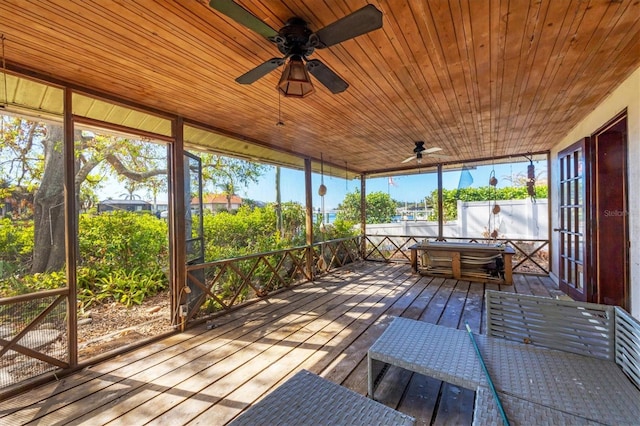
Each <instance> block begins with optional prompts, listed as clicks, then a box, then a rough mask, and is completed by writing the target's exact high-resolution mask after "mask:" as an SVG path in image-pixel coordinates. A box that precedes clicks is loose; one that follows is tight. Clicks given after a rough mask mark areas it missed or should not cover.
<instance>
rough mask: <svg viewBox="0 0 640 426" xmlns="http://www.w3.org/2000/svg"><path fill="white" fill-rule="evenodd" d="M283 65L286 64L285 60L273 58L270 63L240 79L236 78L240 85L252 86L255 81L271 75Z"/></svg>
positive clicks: (248, 72) (258, 67)
mask: <svg viewBox="0 0 640 426" xmlns="http://www.w3.org/2000/svg"><path fill="white" fill-rule="evenodd" d="M282 64H284V59H283V58H271V59H269V60H268V61H266V62H263V63H262V64H260V65H258V66H257V67H255V68H254V69H252V70H249V71H247V72H246V73H244V74H242V75H241V76H240V77H238V78H236V81H237V82H238V83H240V84H251V83H253V82H254V81H256V80H258V79H260V78H262V77H264V76H265V75H267V74H269V73H270V72H271V71H273V70H275V69H276V68H278V67H279V66H281V65H282Z"/></svg>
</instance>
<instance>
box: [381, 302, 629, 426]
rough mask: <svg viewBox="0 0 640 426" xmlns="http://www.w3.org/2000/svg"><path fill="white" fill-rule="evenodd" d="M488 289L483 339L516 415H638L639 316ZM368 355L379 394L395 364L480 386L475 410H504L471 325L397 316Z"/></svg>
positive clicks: (576, 419)
mask: <svg viewBox="0 0 640 426" xmlns="http://www.w3.org/2000/svg"><path fill="white" fill-rule="evenodd" d="M486 293H487V294H486V302H487V335H477V336H476V341H477V343H478V346H479V348H480V351H481V353H482V356H483V358H484V359H485V363H486V364H487V368H488V370H489V373H490V375H491V377H492V378H493V381H494V384H495V387H496V389H497V391H498V393H499V395H501V396H502V398H503V399H504V401H503V405H504V406H505V411H506V412H507V416H508V417H509V416H512V417H513V418H514V420H515V421H514V422H513V423H518V420H521V421H522V422H523V423H530V422H531V421H532V420H533V419H537V418H545V416H547V418H549V419H553V418H563V417H566V418H569V419H572V421H571V422H568V423H585V422H597V423H604V424H629V423H637V422H638V419H640V374H639V372H640V323H638V321H637V320H635V319H633V318H632V317H631V316H630V315H629V314H627V313H626V312H625V311H624V310H622V309H620V308H617V307H613V306H605V305H596V304H590V303H580V302H573V301H564V300H556V299H550V298H543V297H536V296H526V295H518V294H513V293H503V292H495V291H487V292H486ZM368 364H369V383H368V393H369V397H371V398H373V397H374V392H375V389H376V387H377V385H378V384H379V383H380V381H381V380H382V378H383V376H384V373H385V371H386V369H387V368H388V367H389V366H391V365H394V366H398V367H401V368H404V369H407V370H410V371H414V372H417V373H420V374H424V375H426V376H429V377H434V378H437V379H439V380H443V381H446V382H449V383H452V384H455V385H458V386H462V387H465V388H468V389H472V390H476V404H475V412H474V417H475V418H476V419H489V418H499V416H498V411H497V408H496V405H495V403H494V402H493V400H491V399H489V398H487V397H486V391H485V390H484V387H485V386H486V385H487V382H486V378H485V376H484V373H483V371H482V369H481V366H480V363H479V360H478V359H477V355H476V353H475V349H474V348H473V345H472V343H471V341H470V339H469V335H468V334H467V332H466V331H463V330H458V329H453V328H448V327H443V326H437V325H433V324H429V323H425V322H420V321H415V320H411V319H407V318H395V319H394V320H393V322H392V323H391V324H390V325H389V327H388V328H387V329H386V330H385V332H384V333H383V334H382V335H381V336H380V338H378V340H377V341H376V342H375V343H374V344H373V345H372V346H371V348H370V349H369V351H368ZM525 409H526V410H525ZM523 410H525V411H523ZM548 416H551V417H548ZM527 419H529V420H527ZM541 421H542V420H541ZM549 423H551V420H549ZM565 423H566V422H565ZM477 424H483V423H482V421H481V420H477Z"/></svg>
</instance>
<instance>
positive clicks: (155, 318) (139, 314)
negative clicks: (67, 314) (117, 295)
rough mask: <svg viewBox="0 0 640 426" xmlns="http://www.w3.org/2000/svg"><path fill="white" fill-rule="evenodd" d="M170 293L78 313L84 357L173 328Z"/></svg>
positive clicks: (80, 346)
mask: <svg viewBox="0 0 640 426" xmlns="http://www.w3.org/2000/svg"><path fill="white" fill-rule="evenodd" d="M169 316H170V307H169V292H163V293H160V294H157V295H156V296H154V297H151V298H148V299H145V301H144V302H143V303H142V304H141V305H133V306H131V307H129V308H127V307H126V306H124V305H121V304H118V303H115V302H114V303H105V304H102V305H93V306H91V308H90V309H89V310H88V311H86V312H85V313H84V315H83V314H79V315H78V351H79V356H80V359H81V360H82V359H87V358H91V357H93V356H96V355H100V354H101V353H104V352H107V351H110V350H113V349H117V348H120V347H122V346H125V345H128V344H130V343H133V342H137V341H140V339H144V338H147V337H152V336H156V335H158V334H162V333H166V332H168V331H171V330H172V329H173V328H172V327H171V326H170V323H171V321H170V318H169Z"/></svg>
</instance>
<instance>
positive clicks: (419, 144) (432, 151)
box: [402, 141, 449, 163]
mask: <svg viewBox="0 0 640 426" xmlns="http://www.w3.org/2000/svg"><path fill="white" fill-rule="evenodd" d="M414 143H415V144H416V147H415V148H413V152H414V155H412V156H411V157H409V158H407V159H405V160H403V161H402V163H408V162H409V161H411V160H417V161H418V163H421V162H422V157H424V156H425V155H426V156H430V157H439V158H448V157H449V156H448V155H445V154H436V152H438V151H442V148H438V147H437V146H433V147H431V148H425V147H424V142H423V141H416V142H414Z"/></svg>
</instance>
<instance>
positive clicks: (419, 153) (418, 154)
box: [416, 152, 422, 164]
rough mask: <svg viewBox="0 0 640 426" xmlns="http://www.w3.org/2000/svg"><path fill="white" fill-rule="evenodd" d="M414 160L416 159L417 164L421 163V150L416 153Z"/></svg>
mask: <svg viewBox="0 0 640 426" xmlns="http://www.w3.org/2000/svg"><path fill="white" fill-rule="evenodd" d="M416 160H417V162H418V164H421V163H422V152H418V153H416Z"/></svg>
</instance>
